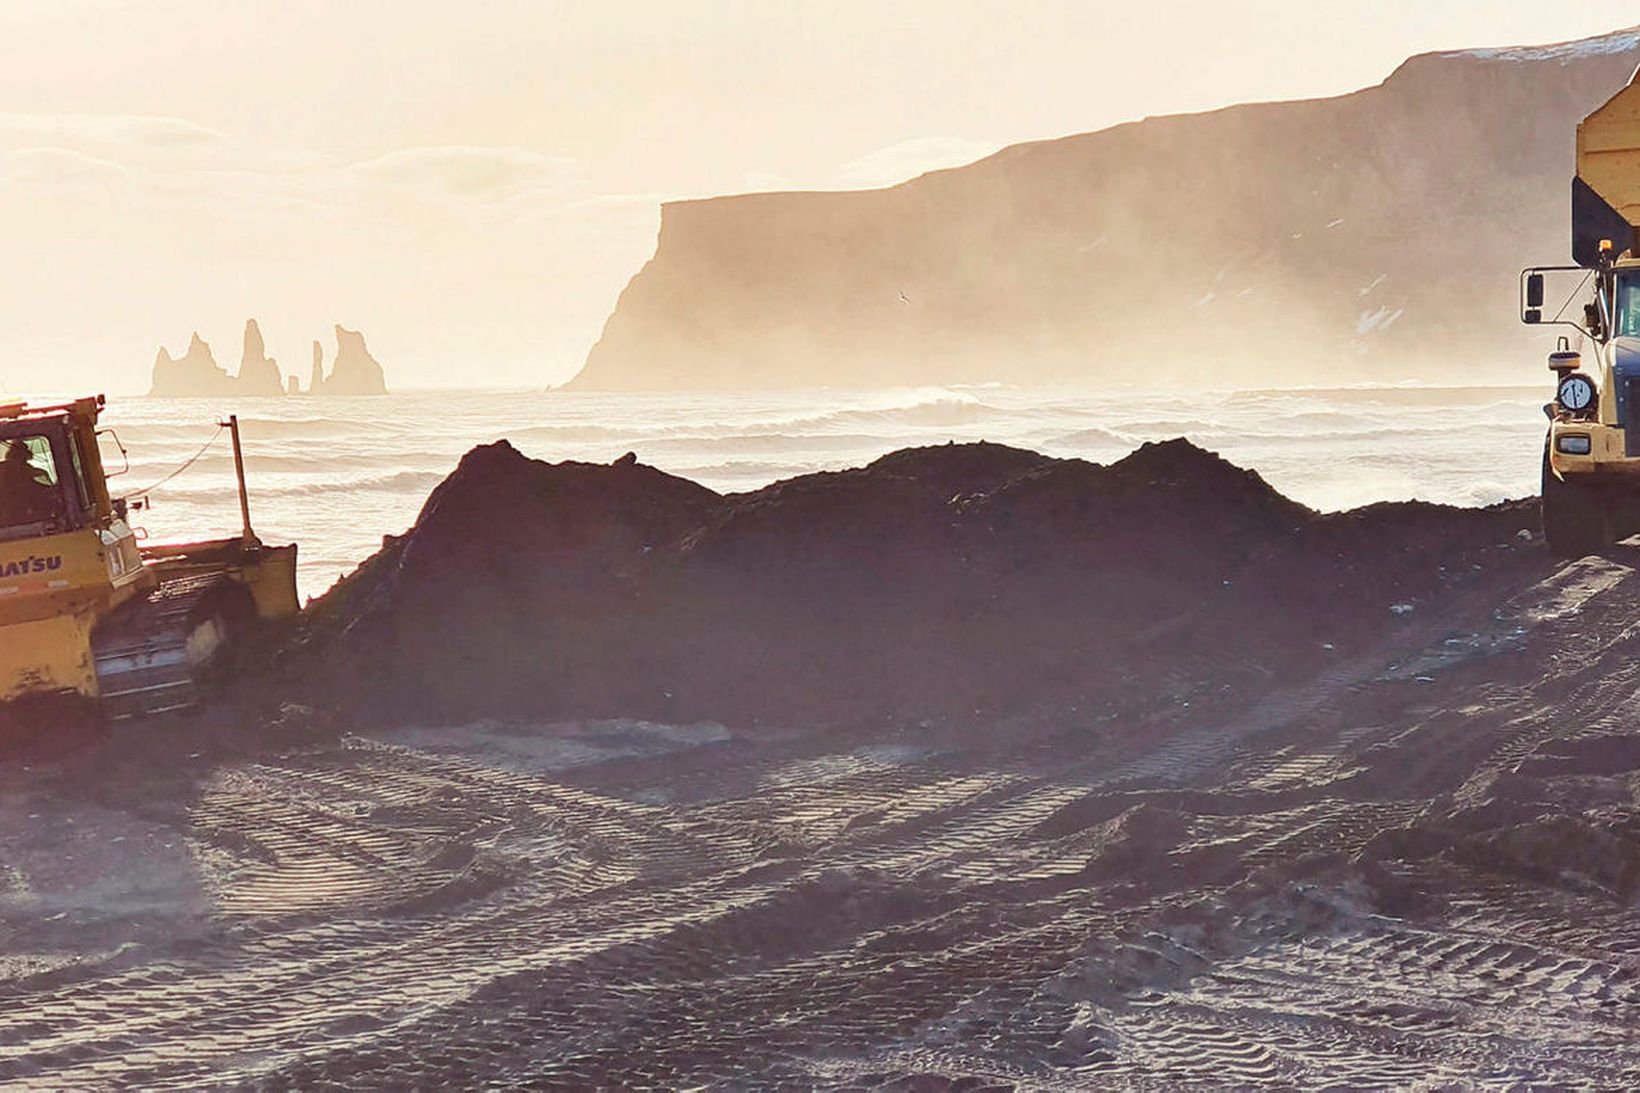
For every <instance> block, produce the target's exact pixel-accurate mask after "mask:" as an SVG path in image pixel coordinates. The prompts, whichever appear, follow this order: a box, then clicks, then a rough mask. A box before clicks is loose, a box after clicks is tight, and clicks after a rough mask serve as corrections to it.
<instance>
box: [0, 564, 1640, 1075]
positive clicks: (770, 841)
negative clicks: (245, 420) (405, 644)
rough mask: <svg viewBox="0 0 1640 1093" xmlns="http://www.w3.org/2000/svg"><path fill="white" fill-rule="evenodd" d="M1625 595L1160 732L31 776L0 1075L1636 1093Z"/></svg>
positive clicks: (121, 754)
mask: <svg viewBox="0 0 1640 1093" xmlns="http://www.w3.org/2000/svg"><path fill="white" fill-rule="evenodd" d="M1637 565H1640V549H1636V548H1634V547H1632V546H1622V547H1619V548H1617V549H1615V550H1614V551H1612V552H1611V553H1610V554H1609V555H1608V556H1607V557H1604V558H1590V559H1585V560H1584V561H1581V562H1577V563H1573V564H1571V565H1568V566H1564V567H1557V566H1554V565H1552V564H1549V563H1548V562H1547V560H1546V559H1545V560H1544V563H1543V565H1542V566H1541V567H1539V570H1538V571H1536V572H1533V573H1532V574H1531V575H1530V576H1528V577H1525V578H1522V579H1520V580H1518V581H1514V582H1513V583H1511V582H1510V581H1501V580H1500V581H1499V582H1498V583H1496V584H1495V585H1492V586H1488V587H1478V588H1476V589H1474V590H1473V591H1472V593H1471V594H1469V595H1468V598H1467V599H1465V600H1463V601H1462V602H1461V603H1454V604H1451V605H1449V609H1448V610H1445V611H1443V613H1442V614H1441V616H1440V617H1439V619H1436V618H1434V617H1430V618H1420V617H1419V614H1420V613H1419V612H1411V613H1410V615H1409V617H1408V619H1407V620H1406V621H1405V622H1404V623H1403V624H1402V625H1399V626H1397V627H1396V628H1394V629H1393V630H1392V631H1390V632H1389V633H1388V635H1387V636H1386V637H1385V638H1383V639H1382V640H1380V641H1376V642H1374V643H1373V644H1372V645H1371V646H1370V647H1369V648H1365V649H1362V650H1359V651H1352V652H1351V653H1350V654H1349V655H1348V656H1340V657H1339V658H1338V659H1337V660H1335V661H1333V662H1331V663H1328V664H1326V665H1325V666H1323V667H1322V668H1321V669H1319V670H1317V671H1315V672H1313V673H1309V674H1307V675H1306V676H1305V677H1304V678H1302V679H1299V680H1296V681H1291V682H1283V683H1281V684H1280V685H1279V686H1273V687H1271V688H1269V689H1268V690H1266V691H1264V692H1263V693H1261V694H1258V695H1257V696H1256V697H1249V698H1247V699H1245V700H1239V699H1235V698H1221V699H1212V698H1202V699H1197V700H1194V701H1192V700H1189V699H1184V698H1180V699H1178V700H1176V701H1172V702H1170V703H1163V704H1160V705H1157V706H1154V707H1152V708H1150V709H1149V710H1148V711H1146V712H1144V713H1143V714H1131V715H1122V716H1110V715H1104V714H1101V715H1099V716H1096V717H1090V718H1088V719H1086V720H1080V719H1078V718H1077V717H1076V716H1073V715H1070V714H1068V713H1065V712H1062V713H1061V714H1060V715H1058V716H1053V717H1047V716H1041V717H1036V716H1024V715H1021V716H1019V717H1015V718H1011V719H1002V720H999V721H998V722H996V723H994V724H990V725H986V726H981V727H975V726H972V725H969V726H965V727H952V726H941V725H934V724H930V725H926V726H918V725H905V726H894V727H891V728H872V729H869V730H865V729H862V730H858V731H852V732H839V731H835V730H833V731H820V730H813V729H810V730H796V729H791V730H778V729H770V728H767V727H764V728H761V729H759V730H758V731H756V732H755V733H754V732H746V731H740V730H730V729H727V728H724V727H723V726H721V725H718V724H713V723H698V724H692V725H683V726H676V725H673V726H668V725H660V724H651V723H644V722H630V721H627V722H621V721H603V722H565V723H555V724H538V723H525V722H508V721H500V720H498V721H490V722H482V723H478V724H471V725H465V726H460V727H453V728H422V729H412V728H399V729H393V730H371V731H363V730H360V729H358V728H357V727H356V726H351V725H348V724H340V725H329V724H326V723H325V722H324V719H323V718H319V717H316V716H315V717H308V716H307V715H305V714H304V713H303V711H300V710H290V711H287V713H288V716H287V718H286V720H285V723H284V724H281V725H277V726H275V727H274V728H272V729H270V730H267V731H265V732H262V733H259V734H257V735H256V736H255V738H254V741H253V740H252V739H250V738H247V736H246V735H245V734H243V733H241V732H239V731H238V728H239V727H236V726H233V725H227V724H219V723H214V722H212V721H210V720H208V719H204V720H195V721H192V722H185V723H178V724H174V725H157V726H151V727H148V728H145V729H144V730H141V731H140V732H139V731H134V730H116V731H115V732H113V733H112V734H110V735H108V736H105V737H102V738H100V739H97V740H94V741H91V742H89V743H87V744H85V745H83V746H80V747H77V748H74V749H71V750H69V751H68V752H67V753H66V754H60V755H51V754H43V753H42V754H37V755H32V756H26V757H24V758H23V759H20V760H17V761H14V762H12V763H11V764H9V765H7V766H5V767H4V768H0V953H3V955H0V1081H4V1082H6V1083H24V1082H31V1083H36V1084H39V1085H42V1086H49V1087H56V1088H70V1087H87V1086H98V1085H137V1086H143V1087H152V1088H196V1087H200V1086H217V1085H235V1086H237V1085H250V1086H258V1085H262V1086H275V1087H282V1086H290V1085H300V1086H304V1087H314V1088H323V1087H327V1086H332V1087H334V1086H346V1087H349V1088H357V1087H396V1088H404V1087H409V1086H420V1087H426V1086H432V1085H437V1084H445V1083H452V1084H462V1085H474V1084H483V1083H488V1084H513V1083H519V1084H530V1085H537V1086H588V1085H594V1084H603V1085H609V1086H619V1087H642V1086H657V1087H677V1086H685V1085H697V1084H709V1085H719V1086H731V1087H735V1086H740V1087H750V1086H769V1085H773V1084H786V1085H792V1086H798V1087H803V1086H825V1087H856V1088H863V1087H886V1088H897V1089H900V1088H903V1089H910V1088H916V1089H922V1088H942V1087H944V1086H945V1084H946V1083H961V1086H962V1088H993V1087H1008V1086H1018V1087H1027V1088H1030V1087H1088V1086H1096V1087H1097V1086H1138V1087H1156V1088H1161V1087H1167V1088H1174V1087H1179V1086H1189V1085H1200V1086H1215V1087H1224V1086H1241V1085H1250V1084H1256V1083H1275V1084H1279V1085H1283V1086H1292V1085H1303V1086H1307V1087H1315V1088H1329V1087H1333V1088H1360V1087H1364V1086H1405V1085H1412V1084H1417V1083H1423V1084H1424V1085H1436V1086H1440V1085H1448V1084H1450V1085H1460V1086H1461V1085H1470V1084H1475V1085H1498V1086H1511V1085H1524V1084H1542V1085H1550V1086H1570V1085H1590V1086H1600V1087H1607V1088H1622V1087H1629V1088H1632V1087H1635V1086H1637V1085H1640V728H1637V726H1636V723H1635V720H1634V712H1633V711H1634V708H1635V707H1634V701H1635V696H1636V694H1637V693H1640V657H1637V656H1636V653H1637V652H1640V648H1637V647H1640V629H1637V628H1636V627H1635V625H1634V620H1635V619H1636V618H1637V617H1640V576H1637V575H1636V573H1635V568H1636V566H1637ZM1226 656H1227V657H1233V656H1234V654H1233V653H1231V652H1227V653H1226Z"/></svg>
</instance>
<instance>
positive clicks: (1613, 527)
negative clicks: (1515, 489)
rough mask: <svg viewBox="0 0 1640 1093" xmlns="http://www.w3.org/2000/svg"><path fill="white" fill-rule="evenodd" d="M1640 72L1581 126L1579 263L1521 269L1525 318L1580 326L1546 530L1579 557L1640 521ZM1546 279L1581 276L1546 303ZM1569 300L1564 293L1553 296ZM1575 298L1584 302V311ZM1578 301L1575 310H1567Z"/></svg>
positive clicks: (1551, 458)
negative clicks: (1553, 304)
mask: <svg viewBox="0 0 1640 1093" xmlns="http://www.w3.org/2000/svg"><path fill="white" fill-rule="evenodd" d="M1637 228H1640V73H1637V74H1636V78H1635V79H1634V80H1631V81H1630V83H1629V85H1628V86H1627V87H1625V88H1624V89H1623V90H1621V91H1619V92H1618V93H1617V94H1616V95H1615V96H1613V97H1612V98H1611V99H1610V100H1609V101H1607V102H1606V103H1605V104H1604V105H1602V106H1601V107H1600V108H1599V109H1597V110H1595V111H1594V112H1593V113H1592V114H1590V115H1589V116H1588V117H1586V118H1584V119H1583V121H1582V123H1581V124H1580V125H1578V127H1577V174H1576V176H1575V177H1574V178H1573V179H1572V261H1573V263H1575V264H1574V265H1570V266H1534V267H1531V268H1529V269H1526V270H1523V271H1522V272H1521V279H1520V286H1521V301H1520V303H1521V320H1522V321H1523V322H1526V323H1529V324H1539V323H1543V324H1560V325H1564V326H1569V327H1572V328H1573V329H1575V330H1576V331H1577V335H1576V337H1577V338H1578V341H1579V342H1580V343H1583V345H1585V346H1586V347H1587V348H1582V349H1580V348H1573V347H1572V345H1571V343H1570V341H1569V339H1568V338H1562V339H1561V340H1560V346H1559V348H1558V349H1556V350H1555V351H1554V352H1552V353H1550V354H1549V368H1550V369H1551V370H1553V371H1554V373H1555V376H1556V388H1555V397H1554V400H1553V401H1552V402H1550V403H1548V404H1547V405H1546V406H1545V407H1544V411H1545V413H1546V414H1547V415H1548V417H1549V431H1548V436H1547V437H1546V438H1545V440H1544V447H1543V493H1542V497H1543V530H1544V535H1545V538H1546V539H1547V540H1548V542H1549V547H1550V549H1552V550H1554V551H1555V552H1556V553H1558V554H1562V555H1565V556H1568V557H1578V556H1581V555H1584V554H1588V553H1591V552H1593V551H1596V550H1599V549H1601V548H1602V547H1604V546H1606V545H1607V544H1609V543H1610V542H1612V541H1613V540H1614V539H1616V538H1618V537H1619V536H1622V535H1627V534H1630V533H1632V532H1633V531H1634V530H1635V529H1636V527H1640V521H1637V519H1636V515H1637V510H1640V232H1637ZM1545 275H1549V276H1552V277H1561V278H1568V279H1570V280H1572V281H1574V282H1575V283H1574V284H1573V287H1572V291H1571V293H1570V294H1568V295H1567V296H1566V303H1565V304H1563V305H1561V306H1560V307H1559V309H1558V310H1553V311H1550V310H1548V309H1547V308H1546V307H1545ZM1554 297H1555V299H1560V297H1561V293H1560V292H1559V291H1557V292H1556V293H1555V294H1554ZM1574 301H1575V302H1576V303H1580V304H1581V307H1580V308H1574V307H1573V304H1574ZM1568 309H1571V310H1570V313H1568Z"/></svg>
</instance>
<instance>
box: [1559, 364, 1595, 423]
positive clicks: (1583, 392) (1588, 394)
mask: <svg viewBox="0 0 1640 1093" xmlns="http://www.w3.org/2000/svg"><path fill="white" fill-rule="evenodd" d="M1555 401H1556V402H1559V403H1560V406H1561V409H1563V410H1566V411H1568V412H1570V413H1573V414H1580V413H1583V412H1584V411H1585V410H1592V409H1593V408H1594V381H1593V380H1591V379H1590V378H1589V377H1588V376H1585V375H1584V374H1583V373H1581V372H1573V373H1572V374H1571V375H1569V376H1567V377H1566V378H1565V379H1563V380H1561V381H1560V386H1559V387H1558V388H1557V389H1556V390H1555Z"/></svg>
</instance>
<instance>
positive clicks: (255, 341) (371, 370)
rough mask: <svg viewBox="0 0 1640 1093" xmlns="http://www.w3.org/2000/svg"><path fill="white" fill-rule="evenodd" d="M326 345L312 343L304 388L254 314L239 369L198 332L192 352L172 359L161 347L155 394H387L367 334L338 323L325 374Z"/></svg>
mask: <svg viewBox="0 0 1640 1093" xmlns="http://www.w3.org/2000/svg"><path fill="white" fill-rule="evenodd" d="M324 357H325V354H324V347H323V346H321V345H320V344H319V343H318V342H317V341H315V342H314V343H313V369H312V372H311V379H310V380H309V382H308V389H307V391H306V392H303V390H302V386H301V382H300V381H299V380H298V379H297V377H295V376H289V377H287V376H285V375H284V374H283V373H282V372H281V371H280V370H279V364H278V362H277V361H275V360H274V359H273V358H272V357H270V356H268V351H267V346H266V344H265V343H264V342H263V340H262V328H261V327H259V326H258V325H257V323H256V320H255V319H247V320H246V321H245V345H244V352H243V354H242V356H241V357H240V362H239V374H238V375H229V374H228V372H227V371H226V370H225V369H224V368H222V367H221V366H220V365H218V364H217V363H216V359H215V358H214V357H213V356H212V355H211V347H210V346H209V345H207V344H206V343H205V340H204V339H203V338H201V337H200V336H199V334H198V333H197V332H196V333H195V334H194V336H193V340H192V341H190V342H189V343H188V351H187V352H186V353H185V354H183V355H182V356H181V357H177V358H173V357H172V356H171V354H170V353H169V352H167V351H166V350H165V348H164V347H163V346H162V347H160V350H159V354H158V356H156V357H155V358H154V371H153V380H152V382H151V384H150V386H149V391H148V393H149V394H150V395H158V396H165V397H171V398H189V397H199V398H220V397H226V396H234V395H238V396H244V395H299V394H304V393H306V394H313V395H385V394H386V393H387V381H386V377H385V374H384V372H383V370H382V366H381V363H380V362H379V361H377V360H376V358H374V357H372V356H371V355H370V350H369V349H367V348H365V344H364V335H363V334H361V333H359V332H358V331H357V330H348V329H347V328H346V327H343V326H340V325H338V326H337V327H336V364H335V366H334V367H333V368H332V369H331V373H330V375H329V376H328V377H327V376H326V375H325V368H324Z"/></svg>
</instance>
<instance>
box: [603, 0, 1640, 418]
mask: <svg viewBox="0 0 1640 1093" xmlns="http://www.w3.org/2000/svg"><path fill="white" fill-rule="evenodd" d="M1637 62H1640V33H1636V32H1633V31H1629V32H1624V33H1620V34H1614V35H1609V36H1606V37H1603V38H1597V39H1592V40H1588V41H1584V42H1578V43H1570V44H1565V45H1559V46H1546V47H1539V48H1521V49H1502V50H1472V51H1464V52H1452V53H1440V54H1429V55H1423V56H1418V57H1414V58H1412V59H1410V60H1408V61H1407V62H1405V63H1404V64H1402V65H1401V66H1400V67H1399V68H1398V69H1396V71H1395V72H1394V73H1393V74H1392V75H1391V76H1390V77H1389V78H1388V79H1386V80H1385V81H1384V82H1383V83H1382V84H1380V85H1378V86H1376V87H1371V88H1368V89H1365V90H1362V91H1358V92H1355V93H1353V94H1348V95H1343V96H1339V97H1336V98H1327V99H1316V100H1305V101H1295V102H1277V103H1259V104H1250V105H1242V106H1234V107H1230V108H1227V109H1223V110H1218V111H1214V112H1211V113H1205V114H1193V115H1184V116H1174V117H1155V118H1149V119H1146V120H1144V121H1141V122H1135V123H1131V124H1125V125H1119V126H1116V127H1113V128H1110V129H1105V130H1102V131H1099V132H1095V133H1087V134H1082V135H1078V136H1071V137H1066V138H1064V139H1061V140H1050V141H1041V142H1036V143H1030V144H1021V145H1016V146H1013V147H1010V148H1006V149H1003V150H1002V151H1000V152H998V153H996V154H995V155H993V156H991V157H989V158H987V159H984V160H981V161H979V162H978V163H975V164H972V165H969V166H967V167H961V168H956V169H952V170H944V171H937V172H933V173H930V174H926V175H923V176H921V177H919V178H916V179H913V180H911V181H909V182H906V183H903V184H901V185H898V186H894V187H891V188H888V189H883V190H869V191H856V192H841V193H825V192H805V193H764V194H747V195H741V196H735V197H721V198H713V199H709V200H699V201H679V202H672V203H669V204H667V205H665V206H664V207H663V209H662V218H661V230H660V235H659V239H658V243H657V247H656V252H655V255H654V257H653V258H652V259H651V260H650V261H649V262H648V264H646V265H645V266H644V267H643V269H642V270H641V271H640V272H639V273H638V274H637V275H636V276H635V277H634V278H633V279H632V281H631V282H630V283H629V284H628V286H627V287H626V289H625V291H624V292H623V293H622V294H621V297H620V300H619V302H618V304H617V305H616V307H615V310H614V313H613V314H612V315H611V316H610V317H609V319H608V321H607V323H606V325H605V328H604V331H603V334H602V337H601V338H600V339H599V341H598V343H597V344H596V345H595V346H594V347H593V349H592V351H591V353H590V355H589V356H588V358H587V362H586V366H585V368H584V370H583V371H582V373H581V374H580V375H579V376H578V377H577V378H576V379H575V380H574V381H572V386H576V387H582V388H591V389H641V388H765V387H798V386H811V385H822V384H830V385H883V384H922V383H949V382H982V381H991V380H1002V381H1009V382H1047V383H1051V382H1084V381H1097V382H1109V381H1129V382H1141V383H1146V382H1148V383H1154V382H1169V383H1172V382H1192V381H1194V382H1214V381H1218V382H1257V383H1279V382H1290V381H1293V380H1300V381H1305V382H1313V381H1314V380H1316V379H1317V378H1320V379H1323V380H1327V381H1333V380H1354V379H1359V380H1370V379H1379V380H1383V379H1399V378H1407V377H1423V378H1431V377H1437V376H1445V377H1450V376H1452V375H1453V374H1454V373H1453V369H1454V368H1455V367H1462V368H1464V369H1465V370H1466V371H1467V372H1468V373H1469V374H1471V375H1473V374H1474V369H1476V368H1483V369H1484V368H1491V369H1493V374H1494V375H1496V374H1498V369H1500V368H1502V367H1506V366H1507V364H1508V363H1509V362H1513V361H1519V360H1523V359H1526V358H1528V357H1530V356H1531V354H1532V353H1533V352H1534V351H1535V350H1534V346H1536V345H1538V344H1539V343H1540V342H1542V341H1543V336H1542V335H1541V333H1539V334H1534V333H1531V332H1526V331H1524V330H1522V329H1520V328H1519V327H1518V326H1516V325H1515V323H1514V322H1513V315H1512V313H1511V309H1512V307H1513V306H1514V300H1515V293H1516V276H1517V274H1518V271H1519V270H1520V268H1521V267H1522V266H1524V265H1526V264H1529V263H1532V262H1538V263H1543V262H1554V261H1565V260H1566V256H1567V252H1568V236H1567V205H1568V196H1567V192H1568V186H1569V180H1570V178H1571V174H1572V169H1573V167H1572V146H1573V132H1574V130H1575V126H1576V124H1577V122H1578V120H1579V119H1581V118H1582V117H1583V116H1584V114H1586V113H1587V112H1588V111H1589V110H1590V109H1592V108H1593V107H1594V106H1596V105H1598V104H1599V103H1600V102H1602V101H1603V100H1604V99H1605V98H1607V97H1608V96H1609V95H1611V94H1612V93H1613V92H1614V91H1616V90H1617V89H1618V88H1619V87H1621V86H1622V85H1623V83H1624V82H1625V81H1626V80H1627V79H1628V77H1629V75H1630V74H1631V73H1632V72H1633V71H1634V69H1635V66H1636V63H1637ZM1516 374H1518V372H1517V373H1516Z"/></svg>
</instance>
